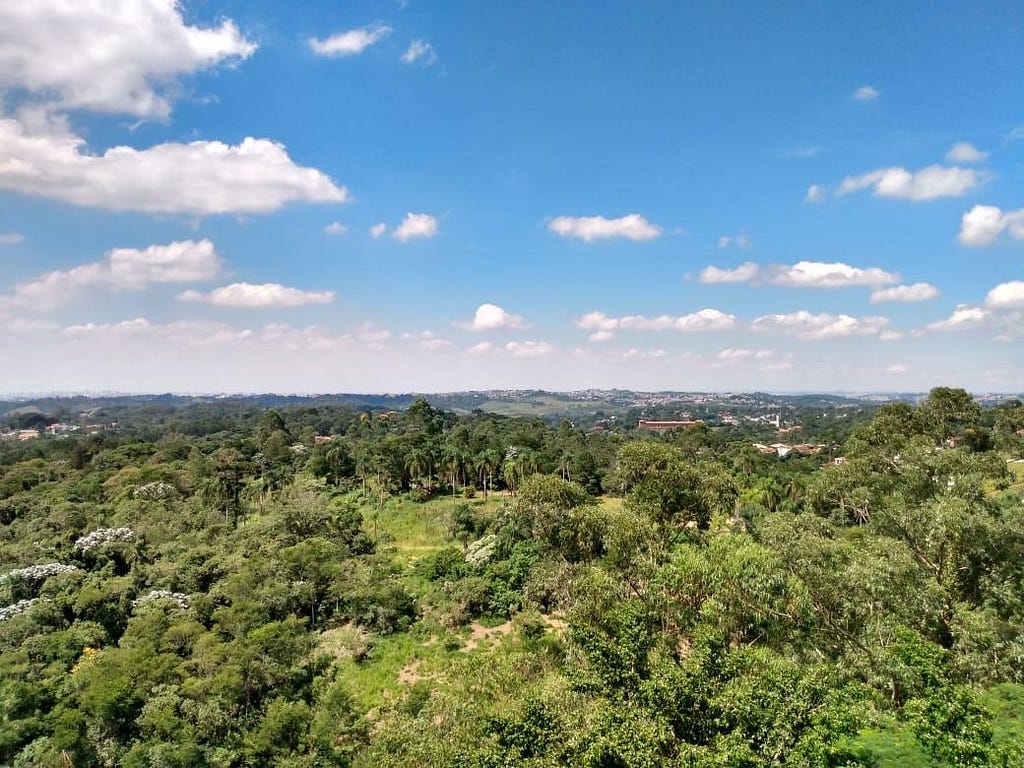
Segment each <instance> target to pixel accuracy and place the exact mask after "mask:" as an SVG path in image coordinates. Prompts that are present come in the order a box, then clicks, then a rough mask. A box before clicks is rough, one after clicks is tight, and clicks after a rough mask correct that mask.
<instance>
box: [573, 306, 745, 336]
mask: <svg viewBox="0 0 1024 768" xmlns="http://www.w3.org/2000/svg"><path fill="white" fill-rule="evenodd" d="M735 325H736V316H735V315H730V314H726V313H725V312H720V311H719V310H717V309H702V310H700V311H698V312H693V313H691V314H688V315H680V316H678V317H676V316H673V315H658V316H657V317H646V316H644V315H626V316H624V317H609V316H608V315H606V314H604V313H603V312H588V313H587V314H585V315H581V316H580V317H579V318H577V319H576V327H577V328H580V329H583V330H587V331H595V332H596V333H610V332H611V331H615V330H623V331H662V330H668V329H673V330H677V331H685V332H699V331H723V330H727V329H729V328H733V327H734V326H735ZM609 338H611V337H609V336H602V337H600V338H598V339H593V338H592V339H591V340H593V341H606V340H608V339H609Z"/></svg>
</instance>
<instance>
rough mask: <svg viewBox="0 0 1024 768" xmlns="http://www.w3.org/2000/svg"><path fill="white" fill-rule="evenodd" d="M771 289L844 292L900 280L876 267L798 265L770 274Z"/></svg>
mask: <svg viewBox="0 0 1024 768" xmlns="http://www.w3.org/2000/svg"><path fill="white" fill-rule="evenodd" d="M767 280H768V282H769V283H771V284H772V285H789V286H796V287H802V288H845V287H847V286H851V285H883V284H889V283H898V282H899V280H900V276H899V275H898V274H896V273H895V272H886V271H885V270H883V269H879V268H878V267H867V268H863V269H862V268H860V267H851V266H850V265H849V264H844V263H843V262H841V261H836V262H823V261H798V262H797V263H796V264H793V265H792V266H785V265H776V266H774V267H771V268H770V270H769V276H768V278H767Z"/></svg>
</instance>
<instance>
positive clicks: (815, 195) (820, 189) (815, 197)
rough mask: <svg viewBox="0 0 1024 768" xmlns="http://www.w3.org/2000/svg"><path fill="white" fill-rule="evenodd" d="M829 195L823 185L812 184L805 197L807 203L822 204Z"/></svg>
mask: <svg viewBox="0 0 1024 768" xmlns="http://www.w3.org/2000/svg"><path fill="white" fill-rule="evenodd" d="M826 195H827V193H826V191H825V186H824V185H823V184H811V186H809V187H808V188H807V194H806V195H804V202H805V203H821V202H824V201H825V197H826Z"/></svg>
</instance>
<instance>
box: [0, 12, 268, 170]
mask: <svg viewBox="0 0 1024 768" xmlns="http://www.w3.org/2000/svg"><path fill="white" fill-rule="evenodd" d="M255 50H256V44H255V43H253V42H251V41H249V40H247V39H246V38H245V37H244V36H243V35H242V34H241V33H240V32H239V30H238V27H236V26H235V24H234V22H232V21H230V20H228V19H225V20H223V21H220V22H219V23H218V24H217V25H216V26H212V27H200V26H191V25H189V24H187V23H186V22H185V20H184V19H183V18H182V14H181V4H180V2H178V1H177V0H134V1H133V2H119V3H115V4H111V3H109V2H104V1H103V0H76V1H75V2H67V1H66V0H32V2H28V3H15V2H5V3H0V90H9V89H18V88H20V89H25V90H26V91H28V92H30V93H33V94H35V95H36V96H37V97H38V98H40V99H42V100H43V101H44V102H45V103H47V104H48V105H49V106H52V107H56V108H60V109H87V110H92V111H97V112H109V113H124V114H130V115H135V116H137V117H146V118H153V117H155V118H164V117H167V115H168V114H170V111H171V100H172V96H173V95H174V94H175V91H176V90H178V89H177V88H176V81H177V80H178V78H180V77H182V76H184V75H189V74H192V73H195V72H198V71H200V70H204V69H208V68H210V67H213V66H216V65H218V64H223V63H231V62H237V61H241V60H243V59H246V58H248V57H249V56H251V55H252V53H253V52H254V51H255ZM2 143H4V140H0V144H2ZM0 165H2V162H0Z"/></svg>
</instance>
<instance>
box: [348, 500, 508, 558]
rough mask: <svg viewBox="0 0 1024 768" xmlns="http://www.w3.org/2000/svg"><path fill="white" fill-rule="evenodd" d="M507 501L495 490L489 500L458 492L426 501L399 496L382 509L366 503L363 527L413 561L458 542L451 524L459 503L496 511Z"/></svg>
mask: <svg viewBox="0 0 1024 768" xmlns="http://www.w3.org/2000/svg"><path fill="white" fill-rule="evenodd" d="M503 503H504V498H503V497H502V496H499V495H498V494H491V495H490V496H489V498H487V499H486V500H485V499H484V498H483V497H482V496H481V497H479V498H474V499H464V498H462V497H461V496H457V497H456V498H455V500H454V501H453V500H452V498H451V497H450V496H449V497H439V498H435V499H431V500H430V501H426V502H417V501H412V500H411V499H408V498H406V497H396V498H393V499H389V500H388V501H387V502H386V503H385V504H384V508H383V509H381V510H378V509H377V508H376V507H375V506H367V507H365V508H364V509H363V521H364V522H363V527H364V528H365V529H366V531H367V532H368V533H369V534H370V535H371V536H373V538H374V539H375V540H376V541H380V542H386V545H385V546H387V547H390V548H393V549H394V550H395V553H396V555H397V558H398V560H399V561H400V562H402V563H404V564H411V563H413V562H414V561H416V560H418V559H419V558H421V557H424V556H426V555H429V554H432V553H434V552H437V551H438V550H439V549H442V548H443V547H447V546H451V545H453V544H455V543H456V542H455V539H453V538H452V537H451V535H450V533H449V528H448V526H449V523H450V521H451V514H452V511H453V509H454V508H455V507H456V506H457V505H459V504H468V505H469V506H470V507H472V508H473V509H474V510H475V511H477V512H484V513H486V514H494V513H495V512H496V511H497V510H498V509H499V508H500V507H501V505H502V504H503Z"/></svg>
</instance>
